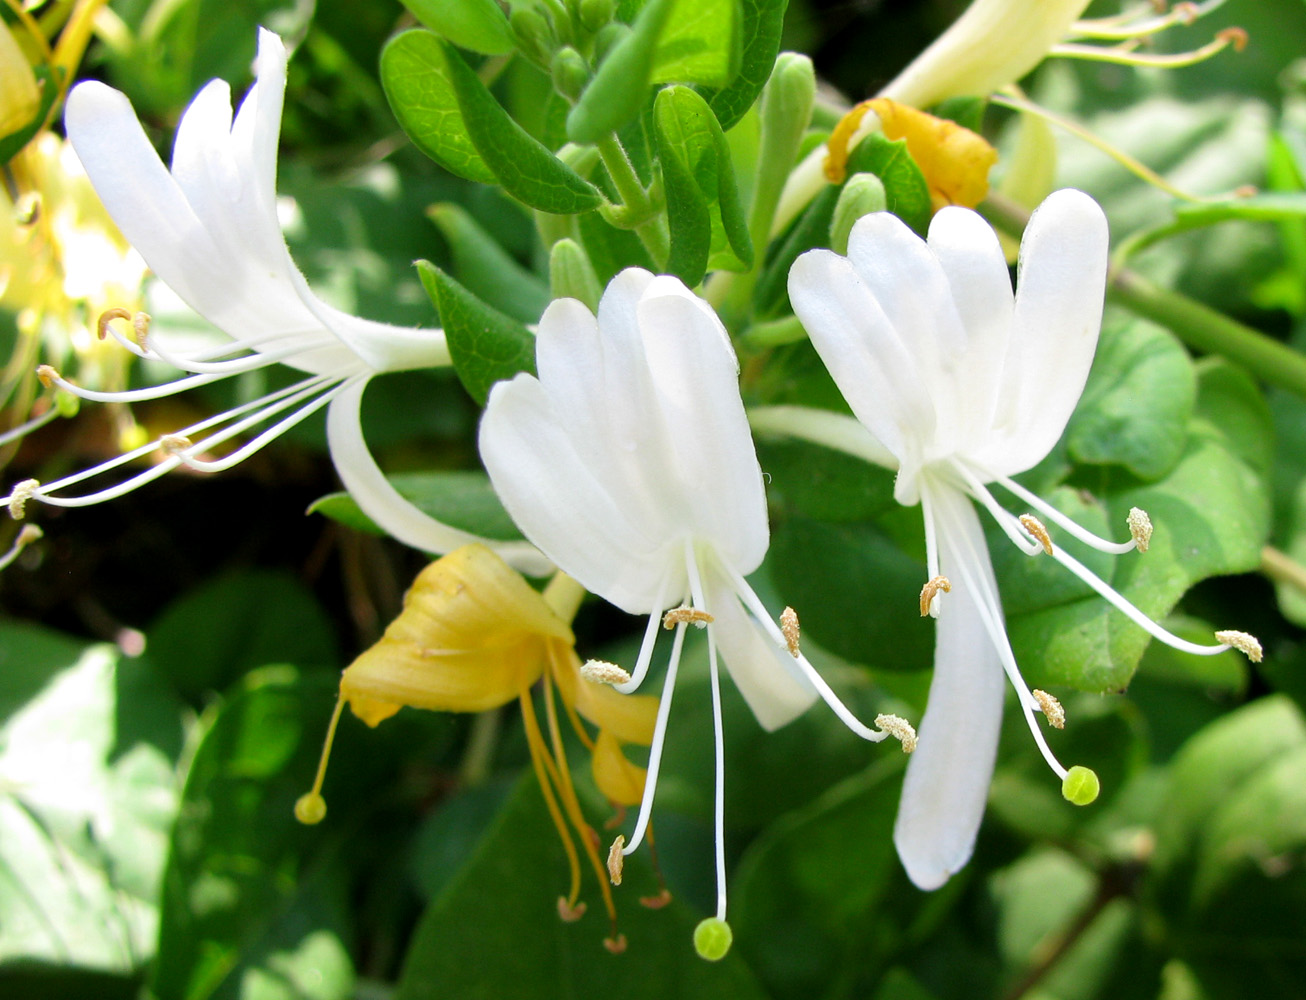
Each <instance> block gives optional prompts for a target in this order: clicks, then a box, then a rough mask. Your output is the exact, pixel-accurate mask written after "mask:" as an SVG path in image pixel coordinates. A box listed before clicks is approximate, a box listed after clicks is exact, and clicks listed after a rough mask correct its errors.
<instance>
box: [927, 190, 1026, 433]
mask: <svg viewBox="0 0 1306 1000" xmlns="http://www.w3.org/2000/svg"><path fill="white" fill-rule="evenodd" d="M929 248H930V251H931V252H932V253H933V254H934V256H935V258H936V259H937V260H938V262H939V266H940V267H941V268H942V269H943V275H944V277H945V279H946V280H947V282H948V287H949V289H950V290H951V294H952V300H953V302H954V303H956V307H957V313H958V315H959V316H960V318H961V323H962V326H963V328H964V330H965V334H966V347H965V350H964V353H963V357H962V360H961V366H960V367H961V370H960V373H959V377H958V379H957V383H958V391H959V399H958V402H959V404H960V406H961V410H962V414H963V416H962V423H963V435H962V436H963V439H965V438H967V437H969V438H970V439H971V440H974V439H975V438H976V437H978V436H980V435H983V434H986V433H987V432H988V428H989V427H990V426H991V424H992V421H993V412H994V408H995V406H996V405H997V394H998V380H999V378H1000V376H1001V374H1002V366H1003V361H1004V359H1005V358H1006V354H1007V343H1008V340H1009V338H1010V335H1011V315H1012V309H1013V306H1014V299H1013V296H1012V292H1011V276H1010V274H1008V272H1007V261H1006V258H1005V257H1004V256H1003V253H1002V246H1001V245H1000V244H999V243H998V236H997V233H995V232H994V231H993V228H992V227H991V226H990V225H989V224H988V223H987V222H985V221H984V219H983V218H982V217H981V216H980V215H979V214H978V213H976V212H972V211H971V210H970V209H968V208H960V207H957V206H948V207H947V208H944V209H942V210H940V211H939V212H938V213H937V214H936V215H935V216H934V219H933V221H932V222H931V223H930V233H929Z"/></svg>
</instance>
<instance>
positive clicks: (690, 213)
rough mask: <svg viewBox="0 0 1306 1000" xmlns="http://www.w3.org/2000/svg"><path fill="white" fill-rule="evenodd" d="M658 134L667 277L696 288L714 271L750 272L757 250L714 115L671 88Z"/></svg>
mask: <svg viewBox="0 0 1306 1000" xmlns="http://www.w3.org/2000/svg"><path fill="white" fill-rule="evenodd" d="M653 130H654V135H655V137H656V141H657V147H658V153H659V154H660V160H661V163H662V178H663V184H664V187H665V191H666V198H667V217H668V220H669V222H670V225H671V255H670V257H669V258H668V260H667V265H666V269H667V271H668V272H670V273H672V274H676V275H679V277H680V278H681V279H682V280H683V281H684V282H685V283H686V284H687V285H691V286H693V285H696V284H698V283H699V282H700V281H702V280H703V274H704V273H705V272H706V270H707V268H708V267H709V266H714V267H722V268H728V269H734V270H742V269H743V268H746V267H748V266H749V265H750V264H751V263H752V260H753V244H752V240H751V239H750V238H749V235H748V225H747V222H746V220H745V218H744V213H743V208H742V207H741V205H740V203H739V190H738V188H737V187H736V186H735V175H734V170H733V168H732V167H731V163H730V148H729V146H728V145H727V144H726V139H725V134H724V133H723V132H722V131H721V126H720V125H719V124H718V123H717V120H716V116H715V115H713V114H712V109H711V108H709V107H708V105H707V102H706V101H704V100H703V98H702V97H700V96H699V95H698V94H696V93H695V92H694V91H692V90H690V89H689V88H688V87H680V86H676V87H667V88H665V89H664V90H662V91H660V92H659V93H658V96H657V100H656V101H655V102H654V104H653Z"/></svg>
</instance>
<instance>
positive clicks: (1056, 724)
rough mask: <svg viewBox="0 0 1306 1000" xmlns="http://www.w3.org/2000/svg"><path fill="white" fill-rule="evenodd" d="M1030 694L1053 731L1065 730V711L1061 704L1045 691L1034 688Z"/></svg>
mask: <svg viewBox="0 0 1306 1000" xmlns="http://www.w3.org/2000/svg"><path fill="white" fill-rule="evenodd" d="M1030 694H1031V695H1033V697H1034V700H1035V701H1036V702H1038V707H1039V709H1040V710H1041V711H1042V712H1043V715H1044V716H1045V717H1046V718H1047V720H1048V725H1049V726H1051V727H1052V728H1053V729H1065V728H1066V710H1065V709H1064V708H1062V707H1061V702H1059V701H1057V699H1056V698H1055V697H1053V696H1052V695H1050V694H1048V693H1047V692H1046V691H1040V690H1039V689H1038V688H1035V689H1034V690H1033V691H1031V692H1030Z"/></svg>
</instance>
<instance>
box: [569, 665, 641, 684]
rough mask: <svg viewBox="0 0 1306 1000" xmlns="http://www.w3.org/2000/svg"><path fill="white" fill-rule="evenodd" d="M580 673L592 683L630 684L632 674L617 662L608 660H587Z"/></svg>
mask: <svg viewBox="0 0 1306 1000" xmlns="http://www.w3.org/2000/svg"><path fill="white" fill-rule="evenodd" d="M580 675H581V676H582V677H584V678H585V679H586V680H587V681H589V682H590V683H591V684H611V685H613V686H614V687H615V686H616V685H618V684H629V683H630V674H628V673H627V672H626V671H625V670H624V669H622V668H621V667H619V666H618V665H617V664H615V663H609V662H608V661H607V660H586V661H585V663H583V664H582V665H581V668H580Z"/></svg>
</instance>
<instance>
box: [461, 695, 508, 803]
mask: <svg viewBox="0 0 1306 1000" xmlns="http://www.w3.org/2000/svg"><path fill="white" fill-rule="evenodd" d="M502 719H503V712H502V710H501V709H498V708H492V709H490V710H489V711H486V712H478V713H477V714H476V715H473V716H472V728H471V732H470V733H468V735H467V748H466V749H465V750H464V751H463V759H462V762H461V763H460V764H459V767H458V777H459V778H460V779H461V781H462V785H463V787H464V788H475V787H477V786H478V785H483V784H485V782H486V781H487V780H488V779H489V777H490V770H491V768H492V766H493V764H494V751H495V748H496V747H497V746H498V743H499V723H500V722H501V721H502Z"/></svg>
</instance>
